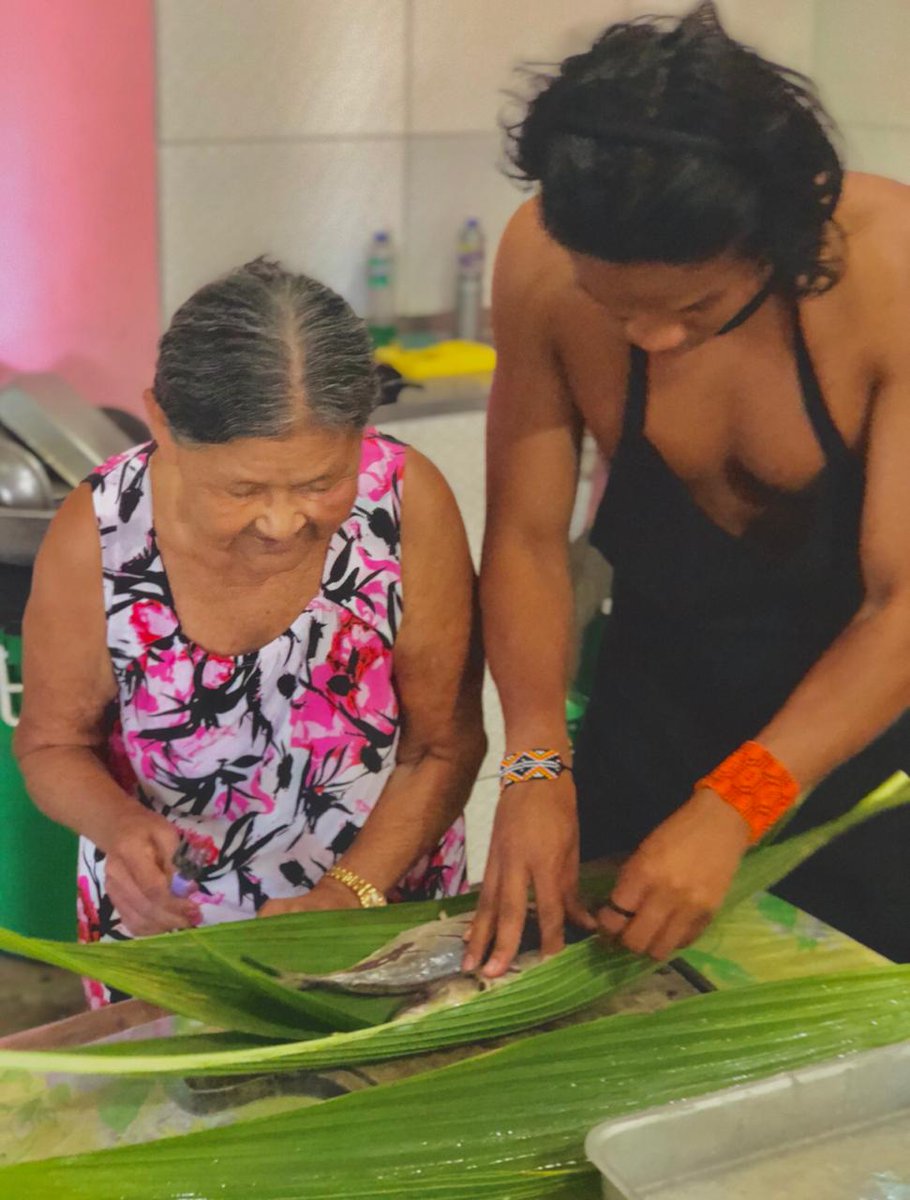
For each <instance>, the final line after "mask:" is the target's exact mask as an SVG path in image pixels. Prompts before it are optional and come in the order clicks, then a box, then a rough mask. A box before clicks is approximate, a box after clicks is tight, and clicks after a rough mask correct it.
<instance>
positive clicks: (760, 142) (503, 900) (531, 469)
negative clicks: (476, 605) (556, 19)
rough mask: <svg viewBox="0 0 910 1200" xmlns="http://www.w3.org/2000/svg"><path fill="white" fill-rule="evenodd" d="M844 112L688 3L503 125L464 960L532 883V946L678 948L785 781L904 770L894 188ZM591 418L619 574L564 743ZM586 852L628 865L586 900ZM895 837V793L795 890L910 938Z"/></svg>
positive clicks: (852, 788) (606, 535)
mask: <svg viewBox="0 0 910 1200" xmlns="http://www.w3.org/2000/svg"><path fill="white" fill-rule="evenodd" d="M829 128H830V126H829V122H828V119H827V117H826V115H825V113H824V111H823V109H822V107H821V105H820V103H819V101H818V99H817V97H816V94H815V92H814V89H813V87H812V85H811V83H810V82H809V81H808V80H807V79H805V78H803V77H802V76H799V75H797V74H796V73H794V72H792V71H790V70H787V69H785V68H783V67H780V66H777V65H775V64H773V63H770V62H768V61H766V60H765V59H763V58H761V57H760V56H759V55H758V54H756V53H754V52H753V51H751V50H749V49H747V48H746V47H744V46H742V45H740V44H739V43H737V42H735V41H734V40H732V39H731V38H730V37H728V36H727V34H726V33H725V31H724V30H723V29H722V27H721V26H720V24H719V22H718V19H717V15H716V12H715V10H714V7H713V5H711V4H702V5H700V6H699V7H698V8H697V9H696V10H695V11H694V12H693V13H691V14H690V15H689V16H688V17H685V18H684V19H682V20H681V21H668V20H663V19H648V20H642V21H635V22H631V23H626V24H620V25H615V26H612V27H611V28H609V29H608V30H607V31H606V32H605V33H604V34H603V36H602V37H601V38H600V39H599V40H598V41H597V42H596V43H595V45H594V46H593V47H592V48H591V50H589V51H588V52H587V53H585V54H580V55H577V56H574V57H572V58H569V59H567V60H566V61H565V62H564V63H563V64H562V65H561V68H560V69H559V70H558V72H557V73H556V74H555V75H554V76H553V77H552V78H546V79H542V80H540V87H539V89H538V91H537V94H536V96H535V98H534V99H533V100H532V101H531V103H530V105H529V107H528V111H527V114H526V116H525V118H524V120H523V121H522V122H521V123H520V124H518V125H517V126H515V127H514V128H513V129H512V130H511V134H512V139H513V161H514V163H515V166H516V167H517V171H518V173H519V174H520V175H521V176H522V177H523V178H525V179H526V180H529V181H533V182H535V183H536V184H537V185H538V186H537V194H536V196H535V197H534V198H533V199H531V200H530V201H529V202H528V203H527V204H525V205H524V206H523V207H522V208H521V209H520V210H519V211H518V212H517V214H516V215H515V217H514V218H513V220H512V222H511V224H510V226H509V228H508V229H507V231H506V234H505V236H504V238H503V241H502V245H501V247H500V250H499V256H498V262H497V268H496V276H495V283H494V325H495V332H496V341H497V346H498V354H499V365H498V370H497V374H496V380H495V386H494V390H493V395H492V399H491V406H490V418H489V419H490V426H489V437H488V445H489V519H488V528H487V536H486V547H485V554H484V567H483V580H482V602H483V608H484V621H485V640H486V647H487V653H488V656H489V659H490V662H491V665H492V670H493V673H494V676H495V678H496V682H497V685H498V688H499V691H500V695H501V697H502V701H503V707H504V712H505V721H506V745H505V746H504V750H506V751H507V752H509V753H508V754H507V756H506V759H505V760H504V766H503V771H502V777H503V784H504V787H503V790H502V794H501V799H500V803H499V807H498V811H497V816H496V821H495V826H494V834H493V843H492V850H491V855H490V860H489V864H488V869H487V874H486V880H485V888H484V893H483V898H482V903H481V906H480V912H479V916H478V919H477V921H476V922H475V925H474V931H473V938H472V941H471V944H470V952H469V965H473V962H474V961H480V960H481V959H482V958H483V957H484V955H485V954H487V952H489V953H490V957H489V959H488V962H487V965H486V970H487V971H488V973H490V974H494V975H495V974H498V973H500V972H501V971H502V970H504V969H505V967H506V965H507V963H508V961H509V960H510V958H511V957H512V955H513V953H514V951H515V947H516V945H517V943H518V937H519V934H520V931H521V925H522V918H523V913H524V910H525V906H526V901H527V894H528V889H529V886H530V887H533V889H534V892H535V894H536V900H537V904H538V908H539V915H540V919H541V923H542V926H543V931H544V946H545V949H546V950H548V951H554V950H556V949H558V948H559V946H560V945H561V944H562V937H563V920H564V917H565V916H568V917H569V918H572V919H575V920H576V921H578V922H581V923H583V924H586V925H588V926H589V927H594V925H595V924H599V925H600V927H601V928H603V929H605V930H606V931H608V932H609V933H611V934H613V935H615V936H617V937H619V938H620V939H621V940H622V941H623V942H624V943H625V945H626V946H628V947H629V948H631V949H632V950H635V951H639V952H646V953H650V954H652V955H654V956H655V957H658V958H663V957H667V956H669V955H671V954H672V953H673V952H674V951H675V950H676V949H677V948H678V947H680V946H682V945H684V944H686V943H688V942H689V941H691V940H692V939H693V938H694V937H696V936H697V935H698V933H699V932H700V931H701V930H702V929H703V928H704V927H705V925H706V923H707V922H708V921H709V920H710V918H711V916H712V914H713V913H714V912H715V911H716V910H717V908H718V906H719V905H720V904H721V902H722V901H723V898H724V896H725V894H726V891H727V889H728V887H729V884H730V881H731V879H732V878H733V875H734V872H735V871H736V868H737V866H738V865H739V862H740V859H741V856H742V854H743V852H744V851H745V850H746V849H747V847H748V846H749V844H750V843H751V842H754V841H756V840H757V839H758V838H759V837H761V836H762V835H763V834H764V833H765V832H766V831H767V830H768V829H769V828H770V827H771V826H772V825H774V824H775V823H776V822H777V820H779V819H780V818H781V817H782V816H783V815H784V814H785V813H786V812H787V810H788V809H789V808H790V807H791V806H792V805H793V803H794V800H795V798H796V796H797V795H799V794H801V793H804V792H806V791H807V790H808V789H814V790H812V793H811V795H810V797H809V799H808V800H807V801H806V803H805V804H804V805H803V807H802V808H801V809H800V811H799V813H798V815H796V816H795V818H794V820H793V824H792V828H793V829H794V830H796V829H798V828H802V827H805V826H808V825H815V824H818V823H820V822H822V821H824V820H826V819H829V818H831V817H833V816H835V815H837V814H838V813H840V812H843V811H844V810H845V809H847V808H848V807H850V806H851V805H852V804H853V803H854V802H855V801H856V800H858V799H859V798H860V797H861V796H862V795H863V794H864V793H865V792H867V791H868V790H870V789H871V788H872V787H874V786H875V785H876V784H878V783H880V782H881V781H882V780H883V779H884V778H885V777H886V776H888V775H889V774H890V773H891V772H893V771H894V770H896V769H898V768H900V767H906V766H908V762H910V754H908V749H910V725H908V720H907V717H906V716H905V710H906V709H907V706H908V704H910V523H908V513H910V471H908V469H907V463H908V461H910V338H908V336H907V329H906V327H907V317H908V314H910V271H908V266H910V194H908V191H907V189H906V188H905V187H902V186H901V185H899V184H897V183H895V182H892V181H889V180H886V179H881V178H876V177H872V176H862V175H846V176H845V174H844V171H843V169H842V166H841V163H840V161H839V158H838V154H837V152H836V150H835V148H834V146H833V144H832V139H831V134H830V132H829ZM583 427H587V428H588V429H589V430H590V432H591V433H592V434H593V436H594V438H595V439H596V441H597V443H598V445H599V448H600V450H601V452H602V454H603V456H604V458H605V459H606V461H607V463H608V464H609V479H608V483H607V488H606V492H605V494H604V497H603V500H602V502H601V504H600V508H599V510H598V512H597V516H596V520H595V522H594V527H593V532H592V540H593V543H594V545H595V546H596V547H597V548H598V549H599V550H600V551H602V553H603V554H604V555H605V556H606V558H607V559H608V560H609V561H610V563H611V564H612V566H613V569H614V589H613V607H612V614H611V616H610V617H609V619H608V624H607V630H606V634H605V639H604V644H603V648H602V652H601V656H600V661H599V665H598V670H597V678H596V684H595V687H594V690H593V695H592V697H591V702H590V707H589V709H588V711H587V714H586V719H585V722H584V725H583V728H582V730H581V733H580V737H579V739H578V742H577V745H576V746H575V748H574V763H573V762H572V759H571V755H572V750H571V748H570V746H569V742H568V737H567V733H566V726H565V717H564V700H565V693H566V663H567V660H568V657H569V641H570V626H571V586H570V578H569V569H568V556H567V541H568V538H567V535H568V525H569V518H570V514H571V510H572V505H573V498H574V494H575V482H576V477H577V462H578V447H579V440H580V436H581V431H582V429H583ZM569 767H571V770H569V769H567V768H569ZM579 848H580V857H581V859H582V860H584V859H588V858H593V857H599V856H601V855H605V854H609V855H617V856H619V855H627V856H628V857H627V858H626V859H625V863H624V866H623V868H622V870H621V873H620V875H619V878H618V881H617V883H616V885H615V887H614V889H613V893H612V896H611V898H610V900H609V902H608V904H607V906H606V907H604V908H603V909H602V910H601V911H600V913H598V914H597V916H596V918H595V917H594V916H593V915H590V914H588V913H586V912H584V911H583V909H582V908H581V906H580V904H579V902H578V899H577V895H576V881H577V872H578V862H579ZM908 848H910V814H908V813H906V812H893V813H891V814H889V815H887V816H882V817H879V818H878V819H876V820H875V821H873V822H871V823H870V824H869V825H867V826H866V827H864V828H862V829H859V830H857V831H856V832H854V833H852V834H850V835H849V836H847V837H845V838H843V839H841V840H840V841H838V842H836V843H835V844H833V845H832V846H831V847H830V848H828V849H827V850H825V851H823V852H822V853H820V854H818V855H817V856H816V857H815V858H814V859H812V860H811V861H810V862H809V863H808V864H806V865H805V866H804V867H802V868H800V869H799V870H798V871H797V872H795V873H794V874H793V875H792V876H790V877H789V879H788V880H786V881H785V882H784V884H783V885H782V886H781V888H780V891H781V894H783V895H784V896H785V897H787V898H789V899H791V900H792V901H794V902H795V903H797V904H799V905H801V906H803V907H804V908H806V909H807V910H808V911H810V912H811V913H814V914H816V915H817V916H819V917H821V918H824V919H825V920H827V921H829V922H831V923H833V924H834V925H836V926H838V927H840V928H841V929H843V930H845V931H847V932H848V933H850V934H852V935H853V936H855V937H857V938H860V939H862V940H863V941H865V942H866V943H868V944H869V945H871V946H873V947H875V948H877V949H878V950H880V951H882V952H884V953H886V954H888V955H890V956H891V957H892V958H896V959H901V960H907V959H910V920H908V914H910V871H908V869H907V862H906V860H907V853H908ZM491 948H492V949H491Z"/></svg>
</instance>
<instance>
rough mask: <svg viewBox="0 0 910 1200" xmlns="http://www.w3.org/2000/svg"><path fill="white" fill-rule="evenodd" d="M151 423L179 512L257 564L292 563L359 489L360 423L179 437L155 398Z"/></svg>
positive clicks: (319, 541)
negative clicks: (215, 437) (224, 438)
mask: <svg viewBox="0 0 910 1200" xmlns="http://www.w3.org/2000/svg"><path fill="white" fill-rule="evenodd" d="M148 408H149V423H150V425H151V426H152V432H153V434H154V436H155V440H156V442H157V443H158V446H159V452H160V454H161V457H162V463H163V465H165V466H166V468H167V470H168V473H169V475H170V476H171V478H173V479H175V480H176V481H177V484H178V490H179V513H180V519H181V521H182V522H184V523H185V524H186V525H187V526H188V527H189V528H190V530H191V532H192V533H193V534H194V535H195V536H196V537H197V538H198V540H199V543H200V545H201V546H209V547H212V548H213V549H217V550H220V551H224V552H229V553H230V554H232V555H234V556H237V557H238V558H239V559H240V560H242V561H243V563H244V565H245V566H247V567H248V568H249V569H251V570H256V571H264V572H271V571H285V570H293V569H294V568H295V567H296V566H298V565H299V564H300V563H302V562H303V561H305V559H306V558H307V556H308V554H309V553H310V551H311V550H312V548H313V547H314V546H317V545H319V546H324V545H325V543H326V542H327V541H328V539H329V538H330V537H331V536H332V534H333V533H334V532H335V530H336V529H338V527H339V526H340V525H341V524H342V523H343V522H344V520H345V519H346V518H347V516H348V514H349V513H350V511H351V508H352V507H353V504H354V500H355V497H356V494H357V476H358V471H359V465H360V444H361V433H360V430H358V429H350V428H346V429H326V428H324V427H323V428H320V427H304V428H301V429H299V430H295V431H294V432H293V433H291V434H289V435H288V436H286V437H274V438H236V439H234V440H233V441H230V442H223V443H219V444H215V445H207V444H198V443H184V442H179V441H176V440H175V439H174V438H173V436H172V435H171V433H170V430H169V429H168V427H167V423H166V422H165V420H164V417H163V415H162V414H161V410H160V409H159V408H158V407H157V405H156V404H155V402H154V399H151V400H150V402H149V404H148Z"/></svg>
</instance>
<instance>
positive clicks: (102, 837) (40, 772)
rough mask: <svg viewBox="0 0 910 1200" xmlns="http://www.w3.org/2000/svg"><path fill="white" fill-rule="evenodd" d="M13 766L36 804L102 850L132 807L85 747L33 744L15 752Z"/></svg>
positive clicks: (132, 800)
mask: <svg viewBox="0 0 910 1200" xmlns="http://www.w3.org/2000/svg"><path fill="white" fill-rule="evenodd" d="M19 767H20V770H21V771H22V776H23V779H24V780H25V786H26V789H27V790H28V794H29V796H30V797H31V799H32V801H33V802H34V804H35V805H36V807H38V808H39V809H40V810H41V811H42V812H43V813H44V814H45V816H48V817H50V819H51V820H52V821H56V822H58V824H60V825H66V826H68V827H69V828H70V829H72V830H74V831H75V832H76V833H79V834H83V835H84V836H85V837H87V838H90V839H91V841H93V842H94V843H95V845H96V846H98V847H100V848H101V849H102V850H107V849H108V843H109V840H110V837H111V835H112V832H113V830H114V829H115V827H116V826H117V825H118V824H119V823H120V822H121V821H122V819H123V818H124V817H125V816H129V815H130V813H131V812H134V811H135V810H136V808H137V806H138V801H137V800H136V799H135V798H134V797H132V796H129V795H127V793H126V792H124V791H123V789H122V788H121V787H119V786H118V785H117V783H116V782H115V781H114V780H113V779H112V777H111V775H110V774H109V772H108V771H107V770H106V768H105V767H104V765H103V764H102V763H101V761H100V760H99V758H98V756H97V754H96V753H95V751H94V750H92V749H91V748H89V747H85V746H46V747H40V748H35V749H32V750H29V751H27V752H24V753H21V754H20V755H19Z"/></svg>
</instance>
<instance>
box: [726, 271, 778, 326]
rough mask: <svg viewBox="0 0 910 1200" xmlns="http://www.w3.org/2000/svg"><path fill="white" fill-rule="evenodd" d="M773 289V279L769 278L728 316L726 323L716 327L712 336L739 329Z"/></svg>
mask: <svg viewBox="0 0 910 1200" xmlns="http://www.w3.org/2000/svg"><path fill="white" fill-rule="evenodd" d="M773 290H774V279H773V278H771V279H769V280H768V282H767V283H766V284H765V286H764V287H763V288H762V289H761V291H759V292H756V294H755V295H754V296H753V297H752V299H751V300H750V301H749V303H748V304H744V305H743V307H742V308H741V309H740V310H739V312H738V313H734V315H733V316H732V317H731V318H730V320H729V321H728V322H727V323H726V325H724V326H723V328H722V329H718V331H717V333H716V334H715V335H714V336H715V337H723V336H724V334H725V333H732V332H733V330H734V329H739V327H740V325H744V324H745V323H746V321H748V320H749V318H750V317H751V316H752V314H753V313H756V312H758V310H759V309H760V308H761V306H762V305H763V304H764V302H765V301H766V300H767V299H768V297H769V296H770V295H771V293H772V292H773Z"/></svg>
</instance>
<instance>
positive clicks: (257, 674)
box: [78, 429, 465, 1003]
mask: <svg viewBox="0 0 910 1200" xmlns="http://www.w3.org/2000/svg"><path fill="white" fill-rule="evenodd" d="M153 449H154V447H153V445H145V446H140V447H138V448H136V449H134V450H130V451H128V452H127V453H125V454H122V455H119V456H118V457H116V458H113V459H111V460H110V461H109V462H107V463H105V464H104V466H102V467H100V468H99V470H98V471H97V472H96V473H95V474H93V475H92V476H91V477H90V479H89V481H88V482H89V483H90V484H91V487H92V494H93V503H94V508H95V514H96V516H97V520H98V529H99V533H100V538H101V555H102V567H103V572H104V605H105V612H106V618H107V645H108V650H109V652H110V656H111V662H112V664H113V669H114V674H115V677H116V682H117V690H118V695H117V700H116V701H115V703H114V704H113V705H112V712H111V718H110V719H111V726H110V736H109V741H108V765H109V769H110V770H111V773H112V774H113V775H114V777H115V778H116V779H117V780H118V782H120V783H121V784H122V785H123V786H124V787H125V788H126V789H127V790H128V791H130V792H131V793H132V794H134V795H135V796H136V797H137V799H138V800H139V801H140V802H141V803H143V804H145V805H146V806H147V807H148V808H151V809H153V810H155V811H156V812H159V813H161V814H162V815H164V816H165V817H167V818H168V820H169V821H170V822H171V823H172V824H173V825H175V826H176V827H177V828H178V829H179V830H180V831H181V832H182V833H184V834H185V835H186V836H187V837H188V838H189V840H190V841H191V842H192V843H193V844H194V845H195V846H197V847H200V848H202V850H203V852H204V854H205V857H206V860H207V866H206V868H205V871H204V875H203V877H202V879H201V881H200V891H199V893H198V894H197V897H196V900H197V903H198V904H199V908H200V911H201V913H202V918H203V923H213V922H219V921H236V920H240V919H243V918H246V917H252V916H254V915H255V913H256V911H257V910H258V909H259V908H260V906H261V905H262V904H264V903H265V901H266V900H269V899H272V898H275V897H288V896H295V895H300V894H302V893H304V892H307V891H308V890H309V889H310V888H312V887H313V886H314V885H315V884H316V883H317V882H318V881H319V879H320V878H321V877H322V875H323V874H324V872H325V871H326V870H328V868H329V867H331V866H332V864H333V863H334V862H335V861H336V860H337V859H338V858H339V857H340V856H341V855H342V854H343V853H344V852H345V850H347V849H348V847H349V846H350V845H351V843H352V842H353V841H354V839H355V838H356V836H357V833H358V831H359V830H360V827H361V826H362V825H363V823H364V821H365V820H366V818H367V817H368V816H369V814H370V812H371V810H372V808H373V806H374V804H375V803H376V801H377V800H378V799H379V796H380V794H381V792H382V790H383V787H384V786H385V783H386V781H387V780H388V778H389V775H390V774H391V772H392V770H393V769H394V766H395V751H396V746H397V742H398V733H399V711H398V702H397V697H396V693H395V688H394V686H393V677H392V664H393V655H394V645H395V637H396V633H397V630H398V626H399V622H400V618H401V612H402V589H401V556H400V532H401V491H402V481H403V472H404V463H405V451H406V447H405V446H403V445H402V444H401V443H399V442H396V441H395V440H394V439H392V438H388V437H385V436H383V435H381V434H379V433H377V432H376V431H375V430H372V429H370V430H367V432H366V434H365V436H364V439H363V446H362V452H361V462H360V475H359V481H358V487H357V498H356V500H355V503H354V506H353V508H352V510H351V513H350V515H349V516H348V518H347V520H346V521H345V522H344V524H343V525H342V526H341V527H340V529H339V530H338V531H337V532H336V534H335V535H334V537H333V539H332V541H331V543H330V546H329V550H328V554H327V556H326V562H325V568H324V572H323V579H322V584H321V587H320V590H319V592H318V593H317V594H316V596H315V597H314V598H313V599H312V600H311V601H310V603H309V604H308V605H307V606H306V608H305V609H304V610H303V611H302V612H301V613H300V615H299V616H298V617H297V619H296V620H295V621H294V622H293V624H292V625H291V626H290V628H289V629H288V630H287V631H286V632H285V633H283V634H281V635H280V636H279V637H277V638H275V640H274V641H272V642H269V644H268V645H266V646H263V647H262V648H261V649H260V650H256V651H252V652H250V653H248V654H241V655H237V656H235V657H225V656H222V655H217V654H210V653H208V652H207V651H206V650H204V649H202V648H201V647H200V646H198V645H195V644H194V643H192V642H191V641H189V640H188V639H187V638H186V637H185V636H184V634H183V632H182V630H181V627H180V621H179V618H178V615H177V612H176V609H175V606H174V599H173V596H172V595H171V591H170V587H169V585H168V579H167V575H166V573H165V570H164V566H163V564H162V560H161V557H160V554H159V552H158V547H157V544H156V541H155V529H154V522H153V516H152V505H151V493H150V487H149V473H148V465H149V459H150V456H151V454H152V452H153ZM104 868H105V863H104V854H103V853H102V852H101V851H100V850H99V849H98V848H97V847H96V846H94V845H93V844H92V843H91V842H90V841H88V839H86V838H83V839H81V841H80V846H79V872H78V890H79V896H78V903H79V936H80V940H82V941H97V940H100V939H104V940H109V939H118V938H127V937H129V936H130V935H129V933H128V932H127V931H126V930H125V929H124V928H123V926H122V924H121V921H120V918H119V915H118V913H117V911H116V909H115V908H114V907H113V905H112V903H111V900H110V897H109V896H108V895H107V892H106V890H105V883H104ZM464 876H465V856H464V826H463V822H462V820H461V819H460V818H459V820H458V821H456V822H455V824H454V825H453V826H452V827H451V828H450V829H449V830H448V831H447V832H446V834H445V835H444V837H443V838H442V841H441V843H440V844H439V846H438V847H437V849H436V851H435V852H434V853H433V854H431V855H429V856H428V857H426V858H425V859H424V860H423V861H421V862H420V863H418V864H417V865H416V866H415V867H414V869H413V870H411V871H410V872H409V873H408V875H407V876H406V877H405V878H404V879H403V880H402V881H401V883H400V885H399V887H398V889H397V891H396V893H395V894H394V896H393V898H394V899H424V898H431V897H440V896H447V895H454V894H455V893H457V892H459V891H461V890H462V889H463V887H464ZM91 992H92V995H91V996H90V999H91V1000H92V1001H93V1002H95V1003H104V1001H105V1000H106V999H108V998H109V997H108V995H107V993H106V989H103V988H102V987H101V985H100V984H96V985H93V986H92V988H91Z"/></svg>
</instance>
